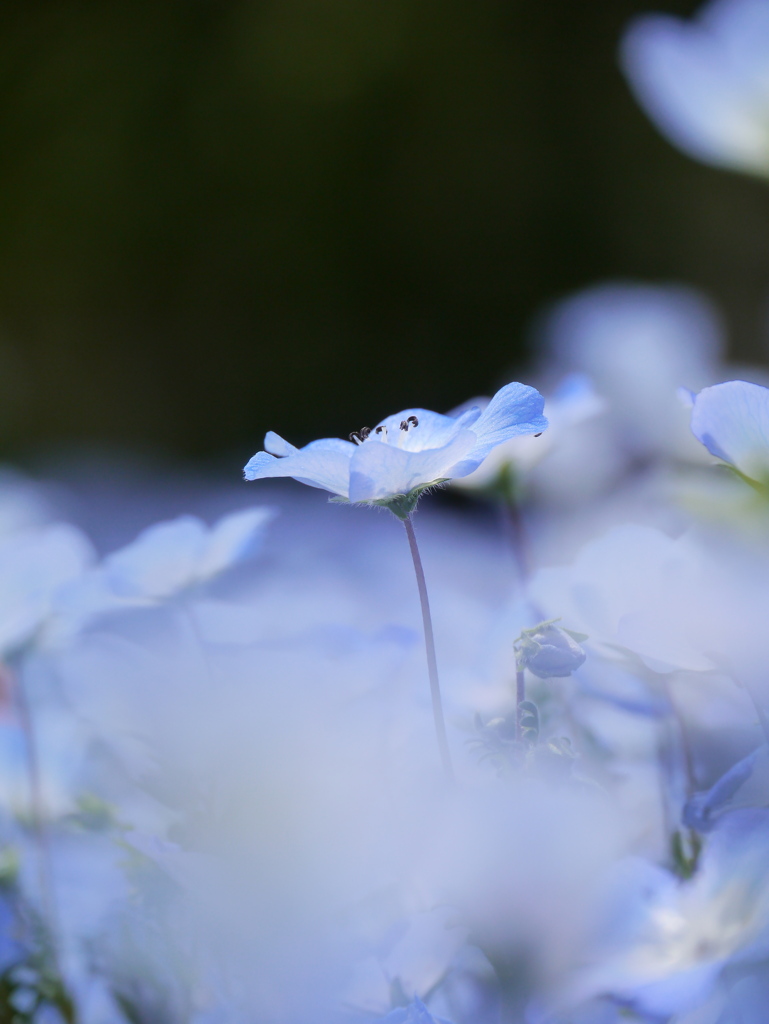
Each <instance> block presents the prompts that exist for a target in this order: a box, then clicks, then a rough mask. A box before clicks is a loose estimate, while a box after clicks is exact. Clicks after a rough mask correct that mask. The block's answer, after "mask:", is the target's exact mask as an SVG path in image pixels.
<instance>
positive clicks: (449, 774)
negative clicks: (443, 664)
mask: <svg viewBox="0 0 769 1024" xmlns="http://www.w3.org/2000/svg"><path fill="white" fill-rule="evenodd" d="M403 525H404V526H405V528H406V536H407V537H408V541H409V548H410V550H411V558H412V560H413V562H414V572H415V573H416V577H417V588H418V589H419V601H420V604H421V606H422V624H423V626H424V632H425V651H426V654H427V674H428V676H429V678H430V696H431V698H432V704H433V720H434V722H435V735H436V737H437V739H438V750H439V751H440V755H441V762H442V763H443V771H444V773H445V775H446V778H447V779H448V781H449V782H450V783H451V784H452V785H453V783H454V768H453V766H452V763H451V751H450V750H449V741H448V739H447V737H446V722H445V720H444V717H443V702H442V700H441V686H440V682H439V681H438V662H437V660H436V657H435V637H434V635H433V620H432V617H431V615H430V601H429V599H428V597H427V583H426V581H425V572H424V569H423V568H422V559H421V557H420V555H419V548H418V546H417V538H416V534H415V533H414V524H413V523H412V521H411V516H409V517H408V518H407V519H404V520H403Z"/></svg>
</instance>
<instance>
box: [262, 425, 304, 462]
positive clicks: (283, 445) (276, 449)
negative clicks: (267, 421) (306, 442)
mask: <svg viewBox="0 0 769 1024" xmlns="http://www.w3.org/2000/svg"><path fill="white" fill-rule="evenodd" d="M264 450H265V451H266V452H269V453H270V454H271V455H277V456H278V458H281V459H282V458H285V456H286V455H294V454H295V452H298V451H299V449H298V448H297V447H296V445H293V444H291V442H290V441H286V440H284V439H283V438H282V437H281V436H280V434H276V433H275V431H274V430H268V431H267V433H266V434H265V435H264Z"/></svg>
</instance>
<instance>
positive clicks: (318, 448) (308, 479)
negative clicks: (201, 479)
mask: <svg viewBox="0 0 769 1024" xmlns="http://www.w3.org/2000/svg"><path fill="white" fill-rule="evenodd" d="M327 441H334V442H336V443H337V444H338V445H344V447H342V448H339V447H337V446H336V444H335V445H326V443H325V442H327ZM354 448H355V445H352V444H349V442H347V441H339V439H338V438H326V439H323V440H322V441H314V442H313V443H312V444H311V445H307V447H306V448H303V449H300V450H298V451H297V452H296V454H293V455H287V456H286V457H285V458H283V459H277V458H275V456H274V455H269V454H268V453H267V452H257V453H256V455H254V457H253V458H252V459H251V460H250V461H249V462H248V464H247V465H246V467H245V469H244V470H243V475H244V476H245V478H246V480H264V479H266V478H268V477H280V476H290V477H293V478H294V480H298V481H299V482H300V483H302V484H308V485H309V486H310V487H320V488H321V489H322V490H324V491H331V493H332V494H339V495H341V496H342V497H343V498H346V497H347V492H348V483H349V478H350V456H351V455H352V453H353V450H354Z"/></svg>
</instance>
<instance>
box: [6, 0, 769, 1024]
mask: <svg viewBox="0 0 769 1024" xmlns="http://www.w3.org/2000/svg"><path fill="white" fill-rule="evenodd" d="M623 60H624V63H625V67H626V70H627V73H628V75H629V76H630V79H631V83H632V84H633V87H634V88H635V90H636V92H637V93H638V95H639V98H640V99H641V102H642V103H643V104H644V106H645V107H646V108H647V109H648V110H649V112H650V113H651V116H652V117H653V118H654V119H655V121H656V122H657V123H658V124H659V125H660V127H661V128H662V130H663V131H664V132H665V133H666V134H667V135H668V136H669V137H671V138H672V139H673V140H674V141H675V142H676V143H677V144H679V145H681V146H682V147H683V148H684V149H686V150H687V151H688V152H690V153H692V154H694V155H697V156H699V157H701V158H705V159H708V160H710V161H711V162H714V163H720V164H723V165H725V166H730V167H732V168H736V169H741V170H749V171H751V173H754V174H762V175H765V174H766V173H767V171H769V141H768V140H769V84H768V83H769V6H767V3H766V0H712V2H711V3H709V4H708V5H706V7H705V8H704V9H703V11H702V12H701V14H700V16H699V17H698V18H697V19H695V20H694V21H692V22H691V23H683V22H678V21H676V20H674V19H670V18H661V17H656V16H655V17H647V18H642V19H639V20H638V21H636V22H635V23H634V24H633V25H631V27H630V29H629V31H628V34H627V36H626V38H625V41H624V43H623ZM721 351H722V339H721V335H720V327H719V321H718V319H717V317H716V316H715V315H714V313H713V311H712V309H711V307H710V305H709V304H708V302H707V301H706V300H705V299H703V298H702V297H701V296H700V295H698V294H696V293H695V292H693V291H690V290H688V289H685V288H681V287H677V286H675V287H674V286H654V287H652V286H645V285H632V284H612V283H610V284H605V285H601V286H598V287H595V288H592V289H590V290H588V291H585V292H583V293H581V294H579V295H576V296H572V297H570V298H568V299H566V300H565V301H563V302H561V303H559V304H558V305H556V306H554V307H553V308H552V309H551V310H550V311H548V312H546V314H545V315H544V316H543V318H542V344H541V356H542V362H541V366H540V368H539V369H537V370H535V371H533V379H535V380H537V381H541V382H543V383H542V384H541V389H542V392H543V393H544V395H545V397H544V398H543V395H542V394H541V393H540V391H539V390H537V389H536V388H534V387H530V386H528V385H523V384H518V383H512V384H508V385H506V386H505V387H503V388H501V390H499V391H497V393H496V394H495V395H494V396H493V397H492V398H490V399H487V398H477V399H473V400H472V401H470V402H468V403H467V404H466V405H464V406H462V407H460V408H458V409H455V410H454V411H453V412H450V413H448V414H445V415H443V414H439V413H436V412H431V411H429V410H425V409H405V410H403V411H402V412H400V413H397V414H395V415H393V416H388V417H385V418H383V419H381V420H379V421H378V422H377V423H376V424H375V425H374V426H373V427H371V428H369V427H364V428H361V429H359V430H356V431H354V432H353V433H352V434H351V435H350V438H349V440H345V439H336V438H331V439H328V438H326V439H322V440H319V441H315V442H312V443H311V444H309V445H306V446H305V447H303V448H296V447H294V446H293V445H292V444H290V443H289V442H288V441H285V440H283V439H282V438H281V437H279V436H278V435H277V434H275V433H272V432H270V433H268V434H267V436H266V438H265V442H264V448H265V450H264V451H261V452H259V453H257V454H256V455H255V456H254V457H253V459H251V461H250V462H249V463H248V465H247V466H246V469H245V475H246V478H247V479H248V480H258V481H267V482H264V483H260V484H259V485H258V487H253V488H252V487H251V486H250V485H249V486H248V487H246V486H244V485H243V484H242V483H240V482H238V483H237V484H236V483H235V482H234V478H235V474H234V473H233V482H232V483H227V482H225V481H221V480H207V481H206V482H205V486H201V485H200V482H199V481H192V480H189V479H182V478H181V474H180V475H179V477H178V478H176V479H173V478H171V479H169V480H167V481H165V482H164V483H163V484H162V485H161V484H159V483H158V481H157V480H154V481H152V482H150V481H149V480H148V481H147V482H146V483H141V482H139V481H137V483H136V486H135V488H134V492H133V494H132V495H130V496H129V495H127V493H126V492H125V490H123V491H122V492H121V493H120V494H119V495H118V494H115V493H114V492H113V491H111V490H110V488H109V486H108V485H106V484H104V483H103V482H102V481H101V480H99V479H98V478H97V477H94V478H93V479H91V480H90V481H87V480H86V481H85V482H84V478H83V477H80V478H79V483H78V484H77V487H79V488H80V493H79V496H78V497H77V498H73V496H72V495H71V494H70V495H67V494H66V493H65V491H63V490H62V488H61V487H59V488H57V489H49V488H44V487H41V486H39V485H35V484H33V483H32V482H31V481H29V480H25V479H23V478H21V477H20V476H18V475H14V474H13V473H11V472H10V471H7V472H4V473H3V474H2V475H0V1021H9V1022H15V1024H33V1022H37V1024H46V1022H51V1024H52V1022H54V1021H67V1022H78V1024H159V1022H162V1024H246V1022H251V1021H260V1022H262V1021H264V1022H266V1024H308V1022H311V1021H312V1022H315V1021H318V1022H322V1024H629V1022H636V1024H764V1022H765V1021H766V1019H767V1016H768V1013H767V1009H766V1007H767V1006H769V868H767V865H768V864H769V672H768V671H767V664H768V663H769V638H768V636H767V628H766V619H767V611H768V610H769V389H768V388H767V387H766V386H764V384H765V383H766V378H765V374H763V373H762V371H760V370H755V371H750V370H747V369H745V368H744V367H743V368H742V369H741V370H740V372H739V374H738V373H737V372H735V370H734V369H733V368H730V367H729V366H728V365H727V364H725V363H724V361H723V359H722V355H721ZM736 376H740V377H753V378H755V379H754V380H753V381H746V380H743V379H739V380H737V379H732V378H734V377H736ZM762 381H763V383H762ZM281 477H291V478H293V479H294V480H297V481H299V482H300V483H303V484H308V485H310V488H315V489H316V490H311V489H308V488H302V487H298V486H296V485H295V484H293V483H292V482H290V481H284V480H274V479H270V478H281ZM435 485H442V486H445V487H447V488H451V489H452V491H453V492H454V494H453V497H454V500H453V501H451V502H445V503H444V502H441V501H439V500H438V498H435V499H433V498H427V497H425V494H426V492H427V491H428V490H429V489H430V488H432V487H433V486H435ZM72 486H73V487H75V485H74V484H73V485H72ZM317 489H320V490H324V491H327V492H329V493H330V495H331V497H332V501H331V502H328V501H326V500H324V499H323V497H322V495H320V494H318V491H317ZM420 499H424V500H423V501H422V502H421V504H420V508H419V510H418V512H417V504H418V502H420ZM250 501H257V502H261V501H263V502H264V504H258V505H256V506H254V505H249V504H248V503H249V502H250ZM190 505H191V506H192V507H194V508H195V509H196V510H197V512H198V514H197V515H180V516H178V517H177V518H173V519H170V520H166V521H161V522H157V523H155V525H151V526H149V527H147V528H145V529H144V530H143V531H142V532H141V533H139V535H138V537H136V538H135V539H134V540H130V541H129V542H128V543H124V542H125V541H126V540H127V539H128V538H129V537H131V536H132V534H133V532H134V531H135V525H136V522H137V519H141V521H143V522H145V523H146V522H148V521H150V520H151V518H152V517H151V516H150V514H149V513H148V511H147V509H148V507H150V506H154V507H156V508H165V509H168V508H175V509H177V510H181V508H184V507H190ZM355 505H362V506H372V505H373V506H378V507H380V508H383V509H386V510H389V511H390V512H392V513H393V515H392V516H388V515H381V516H372V515H370V514H369V513H368V511H367V510H366V509H360V508H354V507H347V506H355ZM471 505H472V514H469V513H470V507H471ZM73 508H74V509H78V508H79V509H80V510H81V511H80V513H79V514H78V515H75V516H73V517H72V518H73V519H75V520H79V523H76V524H73V523H69V522H63V521H62V519H63V518H64V510H65V509H69V510H72V509H73ZM94 509H96V510H97V511H96V512H94V511H93V510H94ZM89 517H90V521H89ZM415 518H416V519H417V522H418V527H419V540H420V543H421V545H422V546H423V550H422V551H421V552H420V549H419V547H418V546H417V537H416V533H415V529H414V520H415ZM211 523H212V524H213V525H210V524H211ZM86 527H87V528H86ZM404 527H405V534H406V536H405V538H404ZM405 541H408V544H406V543H405ZM121 544H122V546H121ZM113 549H114V550H113ZM105 551H106V552H108V553H106V554H104V552H105ZM414 575H416V580H415V578H414ZM436 738H437V741H438V745H437V749H436Z"/></svg>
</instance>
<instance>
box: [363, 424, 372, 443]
mask: <svg viewBox="0 0 769 1024" xmlns="http://www.w3.org/2000/svg"><path fill="white" fill-rule="evenodd" d="M370 433H371V427H361V429H360V439H361V441H365V440H366V438H367V437H368V436H369V434H370Z"/></svg>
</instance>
